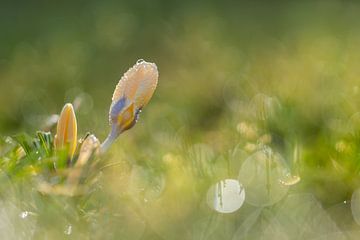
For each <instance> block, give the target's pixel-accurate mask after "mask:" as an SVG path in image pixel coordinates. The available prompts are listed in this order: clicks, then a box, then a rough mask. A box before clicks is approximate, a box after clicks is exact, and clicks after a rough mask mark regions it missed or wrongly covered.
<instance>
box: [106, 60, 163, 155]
mask: <svg viewBox="0 0 360 240" xmlns="http://www.w3.org/2000/svg"><path fill="white" fill-rule="evenodd" d="M158 77H159V72H158V70H157V67H156V65H155V63H149V62H146V61H144V60H142V59H141V60H138V61H137V62H136V64H135V65H134V66H133V67H132V68H130V69H129V70H128V71H127V72H126V73H125V74H124V75H123V76H122V77H121V79H120V81H119V83H118V84H117V86H116V88H115V91H114V94H113V97H112V103H111V106H110V112H109V121H110V125H111V126H112V129H111V132H110V134H109V136H108V138H107V139H106V140H105V141H104V143H103V144H102V145H101V152H104V151H106V150H107V148H108V147H109V146H110V145H111V143H113V142H114V140H115V139H116V138H117V137H118V136H119V135H120V134H121V133H122V132H124V131H125V130H128V129H130V128H132V127H133V126H134V125H135V123H136V121H137V118H138V115H139V113H140V111H141V109H142V108H143V107H144V106H145V105H146V104H147V103H148V102H149V101H150V99H151V97H152V95H153V94H154V91H155V89H156V86H157V82H158Z"/></svg>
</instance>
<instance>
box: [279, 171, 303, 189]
mask: <svg viewBox="0 0 360 240" xmlns="http://www.w3.org/2000/svg"><path fill="white" fill-rule="evenodd" d="M300 180H301V178H300V176H297V175H291V174H290V173H288V174H286V175H285V177H284V178H282V179H280V180H279V181H280V183H281V184H282V185H285V186H292V185H295V184H297V183H299V182H300Z"/></svg>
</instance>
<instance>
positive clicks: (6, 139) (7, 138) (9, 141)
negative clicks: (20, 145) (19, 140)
mask: <svg viewBox="0 0 360 240" xmlns="http://www.w3.org/2000/svg"><path fill="white" fill-rule="evenodd" d="M12 142H13V140H12V138H11V137H6V138H5V143H7V144H11V143H12Z"/></svg>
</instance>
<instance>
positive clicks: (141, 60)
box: [136, 58, 145, 64]
mask: <svg viewBox="0 0 360 240" xmlns="http://www.w3.org/2000/svg"><path fill="white" fill-rule="evenodd" d="M143 62H145V60H144V59H142V58H140V59H139V60H137V61H136V64H141V63H143Z"/></svg>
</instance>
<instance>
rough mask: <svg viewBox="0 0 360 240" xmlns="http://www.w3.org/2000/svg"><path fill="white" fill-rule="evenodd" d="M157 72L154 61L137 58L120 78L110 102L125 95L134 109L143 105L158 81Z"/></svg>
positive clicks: (148, 99) (147, 100)
mask: <svg viewBox="0 0 360 240" xmlns="http://www.w3.org/2000/svg"><path fill="white" fill-rule="evenodd" d="M158 77H159V72H158V70H157V67H156V64H155V63H149V62H146V61H144V60H138V61H137V62H136V64H135V65H134V66H133V67H132V68H130V69H129V70H128V71H127V72H126V73H125V74H124V75H123V76H122V77H121V79H120V81H119V83H118V84H117V86H116V88H115V91H114V94H113V97H112V102H113V103H114V102H117V101H119V100H120V99H121V98H123V97H126V99H128V100H129V101H130V102H133V103H134V104H135V108H136V109H141V108H142V107H144V106H145V105H146V104H147V103H148V102H149V101H150V99H151V97H152V95H153V93H154V91H155V89H156V86H157V82H158Z"/></svg>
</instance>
